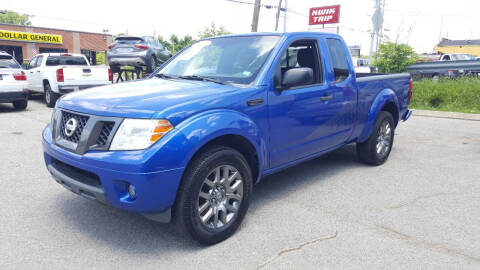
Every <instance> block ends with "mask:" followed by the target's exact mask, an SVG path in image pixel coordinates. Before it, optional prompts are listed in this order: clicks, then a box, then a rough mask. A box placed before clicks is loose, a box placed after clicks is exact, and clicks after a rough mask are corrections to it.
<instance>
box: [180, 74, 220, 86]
mask: <svg viewBox="0 0 480 270" xmlns="http://www.w3.org/2000/svg"><path fill="white" fill-rule="evenodd" d="M178 78H180V79H185V80H196V81H205V82H213V83H218V84H226V83H224V82H222V81H219V80H215V79H213V78H210V77H203V76H198V75H183V76H178Z"/></svg>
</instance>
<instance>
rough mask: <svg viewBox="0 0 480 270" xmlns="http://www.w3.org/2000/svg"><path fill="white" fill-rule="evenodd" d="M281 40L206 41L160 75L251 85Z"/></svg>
mask: <svg viewBox="0 0 480 270" xmlns="http://www.w3.org/2000/svg"><path fill="white" fill-rule="evenodd" d="M279 39H280V36H244V37H224V38H214V39H209V40H202V41H199V42H197V43H194V44H193V45H192V46H190V47H189V48H187V49H186V50H184V51H183V52H182V53H180V54H179V55H177V56H176V57H175V58H174V59H173V60H172V61H171V62H170V63H168V64H167V65H166V66H165V67H163V68H162V69H161V70H160V71H159V73H161V74H163V75H166V76H171V77H184V78H189V77H190V78H192V77H197V78H198V77H204V78H209V79H214V80H216V81H219V82H222V83H235V84H250V83H251V82H253V80H254V79H255V77H256V76H257V74H258V72H259V71H260V68H261V67H262V66H263V64H264V63H265V61H266V59H267V58H268V55H269V54H270V52H271V51H272V49H273V48H274V47H275V45H276V44H277V42H278V40H279Z"/></svg>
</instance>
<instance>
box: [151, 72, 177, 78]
mask: <svg viewBox="0 0 480 270" xmlns="http://www.w3.org/2000/svg"><path fill="white" fill-rule="evenodd" d="M154 76H155V77H158V78H162V79H177V77H174V76H170V75H167V74H164V73H157V74H155V75H154Z"/></svg>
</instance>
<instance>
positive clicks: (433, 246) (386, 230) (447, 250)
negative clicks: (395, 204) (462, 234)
mask: <svg viewBox="0 0 480 270" xmlns="http://www.w3.org/2000/svg"><path fill="white" fill-rule="evenodd" d="M375 227H376V228H377V230H378V231H379V232H380V233H382V234H383V235H386V236H389V237H391V238H396V239H400V240H405V241H406V242H407V243H409V244H410V245H413V246H416V247H424V248H427V249H430V250H433V251H437V252H440V253H444V254H448V255H453V256H455V257H463V258H465V259H468V260H470V261H473V262H475V263H480V257H477V256H475V255H471V254H468V253H466V252H464V251H462V250H457V249H454V248H451V247H448V246H445V245H444V244H442V243H436V242H430V241H427V240H420V239H417V238H415V237H413V236H411V235H408V234H405V233H402V232H399V231H397V230H395V229H392V228H390V227H387V226H384V225H375Z"/></svg>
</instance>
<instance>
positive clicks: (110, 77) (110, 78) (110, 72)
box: [108, 69, 113, 82]
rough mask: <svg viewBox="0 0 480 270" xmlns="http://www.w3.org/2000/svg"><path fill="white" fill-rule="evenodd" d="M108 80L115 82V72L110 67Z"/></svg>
mask: <svg viewBox="0 0 480 270" xmlns="http://www.w3.org/2000/svg"><path fill="white" fill-rule="evenodd" d="M108 80H109V81H111V82H113V72H112V70H111V69H108Z"/></svg>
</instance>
